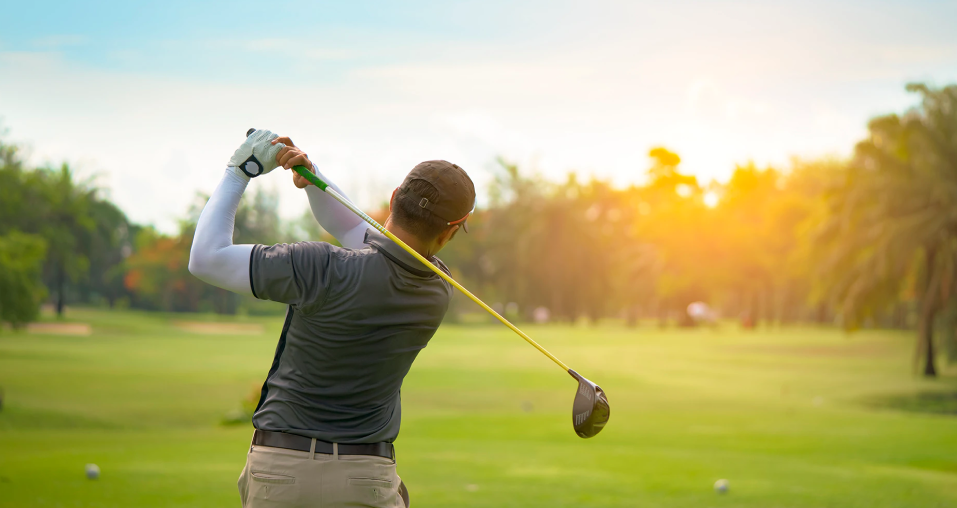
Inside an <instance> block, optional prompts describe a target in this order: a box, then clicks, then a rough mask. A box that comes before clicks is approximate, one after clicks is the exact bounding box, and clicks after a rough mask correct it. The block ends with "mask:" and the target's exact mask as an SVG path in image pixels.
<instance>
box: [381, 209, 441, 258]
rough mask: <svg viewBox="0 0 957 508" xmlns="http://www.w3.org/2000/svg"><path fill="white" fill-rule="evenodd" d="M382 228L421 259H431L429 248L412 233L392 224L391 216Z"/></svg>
mask: <svg viewBox="0 0 957 508" xmlns="http://www.w3.org/2000/svg"><path fill="white" fill-rule="evenodd" d="M383 226H384V227H385V228H386V229H387V230H389V232H390V233H392V234H393V235H395V236H396V237H398V238H399V240H402V241H403V242H405V244H406V245H408V246H409V247H412V250H414V251H416V252H418V253H419V254H421V255H422V257H424V258H426V259H429V258H430V257H432V253H431V252H430V251H429V247H430V246H428V245H425V244H424V243H423V242H422V240H419V238H418V237H417V236H415V235H413V234H412V233H409V232H408V231H406V230H404V229H402V228H401V227H400V226H398V225H397V224H396V223H394V222H392V217H391V216H390V217H389V218H388V219H386V221H385V224H383Z"/></svg>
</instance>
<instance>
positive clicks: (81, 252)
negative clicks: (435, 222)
mask: <svg viewBox="0 0 957 508" xmlns="http://www.w3.org/2000/svg"><path fill="white" fill-rule="evenodd" d="M908 90H910V91H911V92H914V93H915V94H917V95H918V96H919V97H920V102H919V104H918V105H917V106H916V107H914V108H913V109H911V110H909V111H907V112H905V113H903V114H901V115H897V114H892V115H887V116H883V117H879V118H875V119H873V120H872V121H871V122H870V124H869V125H868V136H867V137H866V139H864V140H862V141H861V142H860V143H858V145H857V146H856V148H855V150H854V155H853V157H852V158H851V159H850V160H847V161H844V160H837V159H832V158H824V159H817V160H806V159H794V160H793V161H792V162H791V164H790V165H789V166H788V167H777V168H775V167H765V168H759V167H757V166H755V165H754V164H750V163H747V164H742V165H740V166H738V167H737V168H735V171H734V173H733V174H732V176H731V178H730V180H729V181H728V182H727V183H723V184H720V183H717V182H709V183H703V182H699V181H698V180H697V179H696V178H695V177H694V176H691V175H688V174H685V173H683V172H682V169H681V157H680V156H679V154H677V153H674V152H672V151H670V150H668V149H667V148H666V147H655V148H652V149H651V150H650V151H649V153H648V165H647V166H646V167H645V168H637V169H639V170H640V171H641V173H639V175H640V176H641V183H640V184H635V185H632V186H630V187H628V188H616V187H614V186H612V185H610V184H609V183H608V182H604V181H601V180H596V179H582V178H580V177H579V176H578V175H576V174H575V173H571V174H569V175H568V177H567V178H566V179H565V180H564V181H561V182H554V181H548V180H545V179H544V178H541V177H539V176H537V175H534V174H529V173H526V172H523V171H522V170H521V169H520V168H518V167H517V166H515V165H513V164H510V163H508V162H507V161H500V171H499V172H498V174H497V177H496V179H495V181H494V182H493V183H492V185H491V186H490V188H489V189H488V197H489V199H488V205H487V206H486V207H485V208H483V209H480V210H477V211H476V213H475V214H474V215H473V217H472V218H471V219H470V221H469V224H470V230H471V231H470V234H468V235H459V236H458V238H457V240H456V241H455V242H452V243H451V244H450V245H449V247H447V249H446V250H445V251H443V253H442V257H443V259H444V260H445V261H446V263H447V264H448V265H449V266H451V267H452V270H453V274H454V275H455V276H456V277H458V278H460V279H462V281H463V282H464V283H465V284H466V285H468V286H469V287H471V288H473V290H474V291H475V292H476V293H477V294H479V295H481V296H482V297H483V298H485V299H486V300H487V301H489V302H499V303H498V306H499V307H500V308H501V309H503V310H506V309H507V310H508V312H509V313H510V314H511V317H515V318H517V319H520V320H521V319H531V318H532V317H533V316H536V315H539V316H540V315H541V312H542V311H543V309H546V311H545V313H546V314H547V315H548V316H550V318H551V319H553V320H559V321H565V322H573V321H576V320H579V319H584V320H587V321H597V320H599V319H603V318H619V319H622V320H623V321H624V322H625V323H627V324H629V325H634V324H636V323H637V322H638V320H639V319H642V318H644V319H653V320H655V321H656V322H658V323H659V324H661V325H668V324H669V323H677V324H691V323H690V320H689V319H688V315H687V313H686V309H687V306H688V304H689V303H692V302H696V301H703V302H707V303H708V304H709V305H711V306H712V307H713V308H714V309H716V310H717V311H718V312H719V313H720V315H722V316H724V317H725V318H734V319H740V320H741V321H742V322H743V323H745V324H748V325H754V324H758V325H760V324H764V325H774V324H780V323H792V322H810V323H835V324H840V325H842V326H844V327H846V328H847V329H849V330H853V329H856V328H859V327H863V326H871V327H875V326H881V327H895V328H910V329H913V330H914V331H915V334H916V335H917V338H918V340H917V342H916V343H917V349H916V355H915V358H917V359H918V360H919V362H920V363H919V365H920V369H921V372H922V373H923V374H925V375H927V376H934V375H935V374H936V372H937V368H936V363H935V362H936V361H937V359H938V357H939V355H938V354H937V353H938V351H939V350H943V351H945V352H946V354H947V355H948V357H949V358H955V357H957V335H955V328H957V297H955V294H957V266H955V265H957V86H948V87H943V88H931V87H928V86H925V85H920V84H915V85H909V86H908ZM0 164H2V165H0V181H2V182H3V184H2V185H0V270H2V272H0V291H2V293H3V295H4V296H3V297H2V298H0V316H2V319H3V320H4V321H7V322H10V323H14V324H20V323H23V322H26V321H29V320H30V319H33V318H34V317H35V315H36V307H37V306H38V305H39V303H40V302H41V301H43V300H44V299H45V298H47V295H49V298H51V303H53V304H54V305H55V307H56V308H57V309H58V310H62V308H63V305H64V304H66V303H87V304H102V305H110V306H113V305H132V306H135V307H139V308H144V309H154V310H166V311H196V310H202V311H214V312H219V313H227V314H232V313H236V312H281V311H282V307H281V306H276V305H272V306H271V304H269V303H267V302H259V301H255V300H253V299H251V298H248V299H244V298H240V297H238V296H236V295H233V294H230V293H227V292H225V291H221V290H219V289H216V288H213V287H211V286H208V285H206V284H203V283H201V282H200V281H199V280H197V279H195V278H194V277H192V276H191V275H189V273H188V272H187V269H186V266H187V262H188V255H189V248H190V242H191V241H192V236H193V232H194V230H195V223H196V220H197V218H198V216H199V213H200V212H201V210H202V207H203V205H204V204H205V201H206V196H197V199H196V202H195V204H194V206H193V207H192V208H191V209H190V210H188V211H187V212H186V214H185V216H184V219H183V220H182V222H181V224H180V231H179V232H178V233H177V234H176V235H166V234H162V233H160V232H158V231H156V230H155V229H153V228H151V227H148V226H146V227H144V226H140V225H137V224H133V223H130V222H129V220H128V219H127V218H126V216H125V214H123V212H122V211H121V210H119V209H118V208H117V207H116V206H114V205H113V204H112V203H110V202H109V200H108V199H106V198H105V197H104V195H103V192H102V191H101V190H100V189H97V188H96V187H95V186H93V185H92V184H91V183H89V182H83V181H79V180H78V179H77V178H76V177H75V175H74V173H73V172H72V171H71V169H70V168H69V166H67V165H62V166H61V167H59V168H56V169H53V168H39V169H29V168H26V167H25V166H24V164H23V162H22V160H21V159H20V158H19V156H18V152H17V149H16V147H13V146H4V145H0ZM277 209H278V196H277V194H276V193H274V192H269V191H268V190H258V191H257V192H252V193H250V194H249V195H247V197H246V199H244V200H243V202H242V205H241V207H240V209H239V211H238V213H237V224H236V233H235V240H236V241H237V242H240V243H265V244H271V243H276V242H283V241H300V240H323V241H334V240H333V239H332V238H331V237H329V236H328V235H327V234H326V233H325V232H323V231H322V230H321V228H319V227H318V224H317V223H316V222H315V220H314V219H313V218H312V216H311V214H310V213H309V212H308V211H306V212H305V213H304V215H303V216H302V218H300V219H299V220H296V221H282V220H280V217H279V215H278V212H277ZM386 213H387V211H385V210H379V211H378V213H373V215H374V216H375V217H377V218H379V219H384V218H385V214H386ZM8 295H17V296H15V297H12V298H11V297H9V296H8ZM474 310H475V309H472V308H471V307H469V306H468V303H467V302H465V301H464V299H462V298H459V299H457V301H456V302H455V304H454V306H453V315H454V314H458V313H463V312H470V311H474Z"/></svg>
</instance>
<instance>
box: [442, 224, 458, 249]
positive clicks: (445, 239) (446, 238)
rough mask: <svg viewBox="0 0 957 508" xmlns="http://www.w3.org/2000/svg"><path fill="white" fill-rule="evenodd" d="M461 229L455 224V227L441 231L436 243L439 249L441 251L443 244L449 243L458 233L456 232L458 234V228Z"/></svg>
mask: <svg viewBox="0 0 957 508" xmlns="http://www.w3.org/2000/svg"><path fill="white" fill-rule="evenodd" d="M461 227H462V226H460V225H458V224H456V225H454V226H452V227H450V228H448V229H446V230H445V231H443V232H442V234H440V235H439V237H438V242H437V243H438V244H439V248H440V249H441V248H442V247H445V244H447V243H449V242H451V241H452V239H453V238H455V233H458V232H459V228H461Z"/></svg>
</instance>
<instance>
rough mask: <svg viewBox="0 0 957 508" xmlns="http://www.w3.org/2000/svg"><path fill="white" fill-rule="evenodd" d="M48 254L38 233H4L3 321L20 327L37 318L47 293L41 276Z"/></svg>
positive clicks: (0, 269)
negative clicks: (44, 260) (45, 256)
mask: <svg viewBox="0 0 957 508" xmlns="http://www.w3.org/2000/svg"><path fill="white" fill-rule="evenodd" d="M45 254H46V244H45V242H44V241H43V239H42V238H40V237H38V236H35V235H26V234H22V233H18V232H10V233H8V234H7V235H0V322H6V323H10V324H11V325H12V326H13V327H14V328H18V327H20V326H21V325H23V324H25V323H28V322H30V321H33V320H34V319H36V317H37V314H38V313H39V310H40V303H41V302H43V299H44V298H46V294H47V293H46V288H45V287H44V286H43V282H42V281H41V277H40V276H41V274H42V268H43V258H44V255H45Z"/></svg>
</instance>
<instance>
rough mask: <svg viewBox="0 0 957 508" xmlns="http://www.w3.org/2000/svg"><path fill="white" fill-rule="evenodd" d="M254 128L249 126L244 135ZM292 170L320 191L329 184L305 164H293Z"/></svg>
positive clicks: (250, 132)
mask: <svg viewBox="0 0 957 508" xmlns="http://www.w3.org/2000/svg"><path fill="white" fill-rule="evenodd" d="M255 130H256V129H255V128H251V129H249V130H247V131H246V137H247V138H248V137H249V135H250V134H252V133H253V132H254V131H255ZM292 170H293V171H295V172H296V173H299V174H300V175H302V177H303V178H305V179H306V180H309V183H311V184H313V185H315V186H316V187H319V190H321V191H325V190H326V187H328V186H329V184H327V183H326V182H323V181H322V179H321V178H319V177H318V176H316V175H315V174H314V173H313V172H312V171H309V170H308V169H306V167H305V166H293V167H292Z"/></svg>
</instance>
